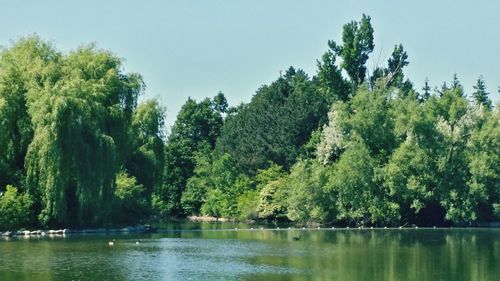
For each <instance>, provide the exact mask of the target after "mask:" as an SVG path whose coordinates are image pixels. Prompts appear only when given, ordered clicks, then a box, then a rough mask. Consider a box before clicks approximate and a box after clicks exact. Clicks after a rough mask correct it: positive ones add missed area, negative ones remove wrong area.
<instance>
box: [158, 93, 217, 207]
mask: <svg viewBox="0 0 500 281" xmlns="http://www.w3.org/2000/svg"><path fill="white" fill-rule="evenodd" d="M226 107H227V102H226V101H225V97H224V95H223V94H222V93H219V94H218V95H217V96H216V97H215V98H214V100H213V101H211V100H210V99H205V100H203V101H201V102H199V103H197V102H196V101H194V100H192V99H190V98H189V99H188V100H187V101H186V103H185V104H184V105H183V106H182V108H181V110H180V112H179V114H178V115H177V120H176V121H175V124H174V126H173V127H172V132H171V134H170V135H169V136H168V139H167V142H166V144H165V162H164V175H163V176H164V177H163V186H162V187H161V188H159V189H158V190H157V191H156V194H155V195H156V198H157V199H158V200H157V203H158V204H159V205H160V206H161V207H160V209H162V210H163V212H162V213H161V214H160V215H161V216H163V217H165V216H176V215H182V214H183V209H182V204H181V197H182V193H183V192H184V190H185V189H186V185H187V181H188V179H189V178H190V177H191V176H193V172H194V168H195V164H196V163H195V155H196V153H197V151H200V150H207V149H208V150H211V149H213V147H214V146H215V141H216V139H217V137H218V136H219V134H220V129H221V127H222V124H223V120H222V116H221V113H222V112H223V111H225V108H226ZM158 204H157V205H158Z"/></svg>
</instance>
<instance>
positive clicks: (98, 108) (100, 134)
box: [25, 45, 143, 226]
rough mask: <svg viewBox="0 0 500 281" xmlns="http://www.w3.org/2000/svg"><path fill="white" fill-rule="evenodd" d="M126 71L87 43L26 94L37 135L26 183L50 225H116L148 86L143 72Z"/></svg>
mask: <svg viewBox="0 0 500 281" xmlns="http://www.w3.org/2000/svg"><path fill="white" fill-rule="evenodd" d="M120 69H121V60H120V59H118V58H117V57H115V56H113V55H112V54H111V53H110V52H107V51H102V50H97V49H96V48H95V46H93V45H90V46H85V47H82V48H80V49H78V50H76V51H75V52H72V53H70V54H69V55H67V56H64V57H62V58H61V59H60V60H59V61H58V62H57V64H56V65H55V66H54V67H52V68H47V69H46V73H47V74H46V75H48V76H49V77H50V78H49V79H47V82H45V83H44V84H43V86H42V87H40V88H37V87H35V88H32V89H30V90H29V91H28V95H27V106H28V113H29V116H30V119H31V123H32V124H33V130H34V135H33V141H32V142H31V143H30V145H29V147H28V151H27V155H26V159H25V167H26V186H27V189H28V191H29V193H30V195H31V196H32V197H33V198H34V199H35V201H36V202H37V204H38V206H37V207H36V208H35V210H36V212H37V213H40V214H39V219H40V221H41V223H42V224H44V225H48V226H52V225H56V226H57V225H61V226H62V225H64V226H81V225H98V224H103V223H107V222H109V221H110V208H111V204H112V202H113V196H114V195H113V194H114V181H115V174H116V172H117V170H118V168H119V163H120V162H121V161H123V158H124V157H125V155H126V151H127V147H128V144H127V138H126V136H127V134H128V124H130V116H131V115H132V112H133V110H134V109H135V106H136V101H137V97H138V95H139V94H140V93H141V91H142V88H143V82H142V80H141V77H140V76H139V75H135V74H130V75H126V74H123V73H122V72H121V71H120Z"/></svg>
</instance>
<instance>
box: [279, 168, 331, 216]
mask: <svg viewBox="0 0 500 281" xmlns="http://www.w3.org/2000/svg"><path fill="white" fill-rule="evenodd" d="M327 181H328V173H327V170H326V169H324V168H323V167H322V166H321V165H320V164H318V163H317V162H316V161H311V160H306V161H302V160H301V161H298V162H297V163H296V164H295V165H294V166H293V168H292V170H291V172H290V175H289V177H288V178H287V179H286V186H287V187H286V189H284V190H283V188H282V187H281V188H280V187H279V185H278V186H277V191H275V195H274V197H275V199H274V200H273V201H274V204H273V205H274V206H276V205H277V206H276V207H274V208H272V209H271V211H272V214H273V215H275V216H276V214H280V203H281V202H280V201H279V199H281V200H283V199H285V200H286V204H287V217H288V219H290V220H291V221H296V222H300V223H306V222H314V221H316V222H328V221H329V220H330V219H331V217H332V216H333V215H334V214H335V208H331V205H332V203H333V202H334V201H333V200H332V194H327V193H325V190H324V187H325V185H326V183H327ZM271 184H272V183H271ZM275 184H279V183H278V182H276V183H275ZM276 193H277V194H276ZM283 195H285V196H283ZM273 205H271V206H273Z"/></svg>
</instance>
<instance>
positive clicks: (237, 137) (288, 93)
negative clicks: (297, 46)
mask: <svg viewBox="0 0 500 281" xmlns="http://www.w3.org/2000/svg"><path fill="white" fill-rule="evenodd" d="M327 110H328V103H327V99H326V98H325V97H324V96H323V95H321V94H318V92H317V91H316V89H315V88H314V85H313V83H312V82H311V80H310V79H309V78H308V77H307V75H305V73H304V72H303V71H302V70H298V71H295V69H289V71H287V74H285V76H284V77H280V78H278V79H277V80H276V81H274V82H273V83H271V84H270V85H264V86H262V87H261V88H260V89H259V90H258V91H257V93H256V95H255V96H254V97H253V98H252V100H251V102H250V103H249V104H246V105H243V106H241V107H240V108H239V109H238V112H237V114H235V115H229V116H227V118H226V120H225V123H224V126H223V127H222V130H221V136H220V138H219V139H218V140H217V148H216V151H217V153H218V155H222V154H224V153H228V154H230V155H231V157H233V159H234V160H235V162H236V165H237V167H238V168H239V169H240V170H241V171H243V172H244V173H246V174H248V175H251V176H253V175H255V174H256V173H257V172H258V170H259V169H266V168H267V167H268V165H269V163H270V162H273V163H276V164H278V165H280V166H282V167H283V168H284V169H285V170H287V169H289V168H290V167H291V166H292V165H293V163H294V162H295V160H296V158H297V156H298V155H299V154H300V152H301V148H302V146H303V145H304V144H305V143H307V142H308V140H309V138H310V136H311V133H312V132H313V131H314V130H315V129H317V128H318V126H320V125H321V123H322V122H324V120H323V119H326V118H325V117H326V112H327ZM263 124H265V126H263Z"/></svg>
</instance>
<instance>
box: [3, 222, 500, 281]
mask: <svg viewBox="0 0 500 281" xmlns="http://www.w3.org/2000/svg"><path fill="white" fill-rule="evenodd" d="M235 227H238V229H234V228H235ZM254 227H255V228H256V229H253V230H252V229H250V227H249V226H242V225H229V224H202V225H201V228H202V229H201V230H200V229H193V228H197V227H195V226H193V227H184V228H183V230H176V229H174V228H172V229H170V230H166V231H165V232H160V233H154V234H107V235H83V234H79V235H66V236H64V237H62V236H60V237H59V236H58V237H40V238H36V237H31V238H22V237H19V238H10V239H6V238H0V280H2V281H5V280H16V281H17V280H36V281H46V280H134V281H135V280H353V281H358V280H360V281H361V280H363V281H365V280H419V281H420V280H454V281H457V280H468V281H471V280H481V281H488V280H491V281H493V280H495V281H498V280H500V229H477V228H476V229H473V228H471V229H458V228H454V229H440V228H437V229H432V228H431V229H422V228H420V229H373V230H372V229H305V230H303V229H290V230H289V229H279V230H278V229H264V230H261V229H259V228H258V227H256V226H254ZM241 228H246V229H241ZM294 237H295V238H294ZM112 240H114V245H113V246H110V245H109V244H108V243H109V241H112ZM137 242H138V243H137Z"/></svg>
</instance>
